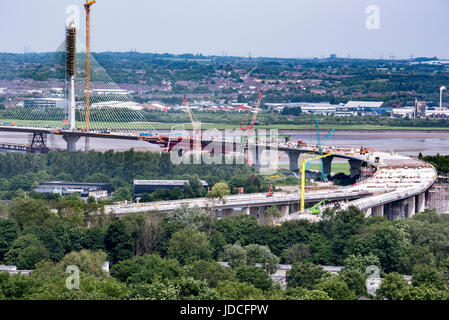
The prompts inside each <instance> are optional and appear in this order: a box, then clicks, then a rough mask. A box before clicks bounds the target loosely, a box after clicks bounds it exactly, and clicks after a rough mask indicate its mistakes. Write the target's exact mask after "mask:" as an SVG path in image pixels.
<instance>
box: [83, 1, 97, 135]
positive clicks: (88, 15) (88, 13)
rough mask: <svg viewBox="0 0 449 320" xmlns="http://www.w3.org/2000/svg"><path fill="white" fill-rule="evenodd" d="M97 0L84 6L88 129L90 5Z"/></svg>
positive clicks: (88, 115)
mask: <svg viewBox="0 0 449 320" xmlns="http://www.w3.org/2000/svg"><path fill="white" fill-rule="evenodd" d="M96 2H97V1H96V0H91V1H89V0H86V3H85V4H84V8H85V9H86V119H85V120H86V130H87V131H88V130H89V125H90V123H89V122H90V7H91V6H92V5H93V4H94V3H96Z"/></svg>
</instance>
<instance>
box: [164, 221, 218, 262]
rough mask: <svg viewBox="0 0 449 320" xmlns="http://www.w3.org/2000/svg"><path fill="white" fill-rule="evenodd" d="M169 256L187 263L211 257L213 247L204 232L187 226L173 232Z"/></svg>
mask: <svg viewBox="0 0 449 320" xmlns="http://www.w3.org/2000/svg"><path fill="white" fill-rule="evenodd" d="M168 256H169V257H171V258H174V259H177V260H178V261H179V262H180V263H181V264H182V265H186V264H190V263H192V262H194V261H197V260H202V259H210V258H211V257H212V249H211V246H210V243H209V240H208V238H207V235H206V234H205V233H204V232H200V231H198V230H197V229H195V228H193V227H187V228H185V229H183V230H180V231H178V232H176V233H174V234H173V236H172V238H171V239H170V243H169V248H168Z"/></svg>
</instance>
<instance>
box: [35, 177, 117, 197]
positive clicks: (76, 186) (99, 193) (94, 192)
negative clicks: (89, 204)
mask: <svg viewBox="0 0 449 320" xmlns="http://www.w3.org/2000/svg"><path fill="white" fill-rule="evenodd" d="M34 191H36V192H38V193H45V194H53V193H57V194H60V195H61V196H66V195H69V194H72V193H79V194H80V195H81V197H82V198H87V197H89V196H92V197H94V198H96V199H99V198H104V197H105V195H106V196H107V195H109V194H111V192H112V186H111V184H109V183H87V182H68V181H49V182H41V183H39V186H37V187H36V188H34Z"/></svg>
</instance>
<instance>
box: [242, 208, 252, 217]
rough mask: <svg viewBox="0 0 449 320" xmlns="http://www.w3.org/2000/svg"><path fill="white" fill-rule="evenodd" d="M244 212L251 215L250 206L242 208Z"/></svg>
mask: <svg viewBox="0 0 449 320" xmlns="http://www.w3.org/2000/svg"><path fill="white" fill-rule="evenodd" d="M242 213H243V214H246V215H250V213H251V208H250V207H246V208H243V209H242Z"/></svg>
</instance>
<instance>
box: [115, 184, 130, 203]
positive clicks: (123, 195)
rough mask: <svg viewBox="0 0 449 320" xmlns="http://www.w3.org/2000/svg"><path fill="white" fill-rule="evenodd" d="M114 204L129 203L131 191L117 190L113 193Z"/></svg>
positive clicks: (126, 189)
mask: <svg viewBox="0 0 449 320" xmlns="http://www.w3.org/2000/svg"><path fill="white" fill-rule="evenodd" d="M112 200H113V201H114V202H119V201H131V200H132V195H131V191H130V190H129V189H128V188H123V187H122V188H119V189H118V190H117V191H115V192H114V197H113V199H112Z"/></svg>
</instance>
